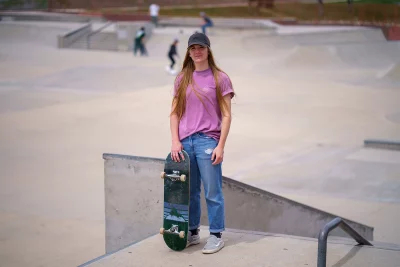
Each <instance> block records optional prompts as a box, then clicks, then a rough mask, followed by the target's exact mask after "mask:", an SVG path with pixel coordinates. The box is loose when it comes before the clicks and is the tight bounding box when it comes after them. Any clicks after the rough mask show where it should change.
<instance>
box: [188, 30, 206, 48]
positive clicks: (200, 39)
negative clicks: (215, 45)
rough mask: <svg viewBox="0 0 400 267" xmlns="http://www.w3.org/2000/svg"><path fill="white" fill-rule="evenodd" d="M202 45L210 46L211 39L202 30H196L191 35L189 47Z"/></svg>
mask: <svg viewBox="0 0 400 267" xmlns="http://www.w3.org/2000/svg"><path fill="white" fill-rule="evenodd" d="M195 44H197V45H201V46H207V47H210V45H211V44H210V39H208V37H207V35H205V34H204V33H201V32H195V33H194V34H192V35H191V36H190V37H189V41H188V47H190V46H192V45H195Z"/></svg>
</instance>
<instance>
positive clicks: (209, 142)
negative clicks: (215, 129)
mask: <svg viewBox="0 0 400 267" xmlns="http://www.w3.org/2000/svg"><path fill="white" fill-rule="evenodd" d="M181 142H182V145H183V149H184V150H185V151H186V152H187V153H188V154H189V157H190V206H189V230H194V229H197V228H199V227H200V216H201V206H200V192H201V182H203V186H204V193H205V197H206V203H207V211H208V223H209V225H210V232H211V233H219V232H222V231H224V230H225V206H224V195H223V193H222V168H221V163H220V164H218V165H212V161H211V156H212V152H213V150H214V148H215V147H216V146H217V145H218V141H217V140H215V139H213V138H211V137H209V136H206V135H205V134H203V133H195V134H193V135H191V136H189V137H186V138H185V139H183V140H181Z"/></svg>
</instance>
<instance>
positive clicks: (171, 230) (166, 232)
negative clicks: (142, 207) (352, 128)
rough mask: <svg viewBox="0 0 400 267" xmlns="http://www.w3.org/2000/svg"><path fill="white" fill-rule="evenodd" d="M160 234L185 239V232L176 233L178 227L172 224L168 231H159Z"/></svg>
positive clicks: (162, 229)
mask: <svg viewBox="0 0 400 267" xmlns="http://www.w3.org/2000/svg"><path fill="white" fill-rule="evenodd" d="M160 234H162V235H163V234H172V235H179V237H180V238H185V231H180V232H179V231H178V225H176V224H173V225H172V226H171V228H169V229H164V228H161V229H160Z"/></svg>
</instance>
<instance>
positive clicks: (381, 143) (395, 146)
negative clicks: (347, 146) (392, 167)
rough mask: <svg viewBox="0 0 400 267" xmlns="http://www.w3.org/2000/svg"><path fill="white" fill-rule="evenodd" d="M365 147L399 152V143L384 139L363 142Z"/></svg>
mask: <svg viewBox="0 0 400 267" xmlns="http://www.w3.org/2000/svg"><path fill="white" fill-rule="evenodd" d="M364 146H365V147H373V148H382V149H391V150H400V141H395V140H384V139H366V140H364Z"/></svg>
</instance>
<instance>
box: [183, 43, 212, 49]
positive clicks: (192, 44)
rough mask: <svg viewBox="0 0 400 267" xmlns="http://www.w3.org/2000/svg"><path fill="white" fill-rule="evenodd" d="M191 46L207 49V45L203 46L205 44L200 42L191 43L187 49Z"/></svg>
mask: <svg viewBox="0 0 400 267" xmlns="http://www.w3.org/2000/svg"><path fill="white" fill-rule="evenodd" d="M192 45H201V46H204V47H208V45H207V44H205V43H201V42H193V43H191V44H189V46H188V48H189V47H191V46H192Z"/></svg>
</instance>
